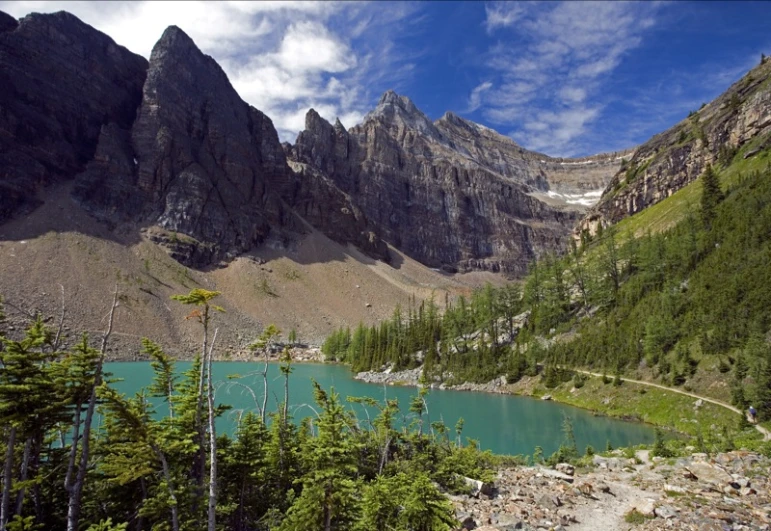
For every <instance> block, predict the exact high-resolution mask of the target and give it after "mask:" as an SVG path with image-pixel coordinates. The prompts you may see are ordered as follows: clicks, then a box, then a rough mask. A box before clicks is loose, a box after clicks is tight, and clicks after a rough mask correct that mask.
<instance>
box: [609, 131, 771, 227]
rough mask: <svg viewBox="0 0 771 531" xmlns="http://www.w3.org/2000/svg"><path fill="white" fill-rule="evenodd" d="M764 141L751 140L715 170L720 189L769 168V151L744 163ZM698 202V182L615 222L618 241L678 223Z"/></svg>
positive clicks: (770, 162) (770, 153) (770, 154)
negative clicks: (742, 177) (727, 162)
mask: <svg viewBox="0 0 771 531" xmlns="http://www.w3.org/2000/svg"><path fill="white" fill-rule="evenodd" d="M764 138H765V137H758V138H755V139H754V140H753V141H752V142H748V143H747V145H745V146H743V147H742V149H741V150H740V151H739V153H738V154H737V155H736V156H735V157H734V159H733V161H732V163H731V164H730V165H729V166H728V167H727V168H719V169H718V170H719V176H720V181H721V184H722V186H723V188H724V189H726V188H728V187H730V186H732V185H733V184H735V183H736V182H737V180H738V179H739V176H740V175H744V174H747V173H749V172H752V171H756V170H761V169H765V168H766V166H768V165H769V164H771V151H769V150H766V151H763V152H761V153H758V154H757V155H755V156H753V157H750V158H748V159H745V158H744V154H745V153H747V152H749V151H751V150H752V149H754V148H755V146H757V145H759V144H760V143H761V142H762V141H763V140H764ZM700 198H701V180H699V179H697V180H696V181H694V182H692V183H690V184H689V185H687V186H685V187H684V188H681V189H680V190H678V191H677V192H675V193H674V194H672V195H671V196H669V197H667V198H666V199H664V200H663V201H660V202H659V203H656V204H655V205H652V206H650V207H648V208H646V209H645V210H643V211H642V212H638V213H637V214H635V215H634V216H630V217H628V218H625V219H623V220H621V221H620V222H618V223H617V224H616V228H617V229H618V232H619V235H620V236H621V237H622V238H625V237H629V236H635V237H639V236H642V235H644V234H645V233H646V232H647V231H649V230H650V231H651V232H654V233H656V232H661V231H664V230H666V229H668V228H670V227H672V226H674V225H675V224H676V223H677V222H678V221H680V220H682V219H683V218H684V217H685V216H686V214H688V212H689V211H690V212H695V211H696V209H698V207H699V201H700Z"/></svg>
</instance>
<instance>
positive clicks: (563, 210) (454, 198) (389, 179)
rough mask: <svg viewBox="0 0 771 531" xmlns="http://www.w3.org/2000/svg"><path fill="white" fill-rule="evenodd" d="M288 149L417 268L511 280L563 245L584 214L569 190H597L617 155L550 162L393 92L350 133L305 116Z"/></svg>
mask: <svg viewBox="0 0 771 531" xmlns="http://www.w3.org/2000/svg"><path fill="white" fill-rule="evenodd" d="M287 152H288V154H289V157H290V159H291V160H292V161H293V163H294V165H295V167H296V169H297V171H298V172H300V173H305V174H309V175H311V174H314V172H320V173H322V174H323V175H325V176H327V177H328V178H329V179H330V180H332V181H333V182H334V183H335V184H336V185H337V186H338V187H339V188H340V189H341V190H343V191H344V192H345V193H346V194H348V195H349V196H350V197H351V199H352V201H353V202H354V203H355V204H357V205H358V206H359V207H360V208H361V210H362V211H363V213H364V215H365V216H366V217H367V218H368V219H369V220H370V221H371V222H372V223H373V224H374V225H375V226H376V227H377V229H378V232H379V233H380V234H382V235H383V237H384V238H385V239H386V240H387V241H388V242H390V243H391V244H393V245H394V246H396V247H397V248H399V249H402V250H403V251H404V252H405V253H407V254H408V255H410V256H412V257H413V258H415V259H417V260H419V261H420V262H422V263H424V264H426V265H429V266H431V267H437V268H444V269H446V270H448V271H456V270H461V271H466V270H471V269H485V270H491V271H496V272H498V271H502V272H505V273H508V274H514V275H519V274H522V273H524V272H525V271H526V268H527V264H528V263H529V262H530V261H532V259H533V258H534V257H536V256H540V255H542V254H544V253H545V252H549V251H558V250H560V249H562V247H563V246H564V244H565V237H566V235H567V234H568V232H569V227H571V226H572V225H573V224H574V223H575V221H576V220H577V219H578V217H579V212H581V210H582V208H583V205H582V204H581V202H580V201H572V202H571V201H569V199H570V197H568V195H567V194H574V196H575V197H582V198H583V197H584V196H583V194H584V193H585V191H587V190H589V191H592V190H594V191H595V193H596V191H598V190H601V189H602V187H603V186H604V185H605V183H606V182H607V179H608V178H609V175H611V174H612V173H613V172H614V171H615V170H616V169H617V168H618V167H619V166H620V163H621V159H622V155H604V156H599V157H597V158H596V159H595V160H589V161H570V160H561V159H553V158H550V157H548V156H546V155H542V154H540V153H534V152H531V151H527V150H525V149H523V148H521V147H520V146H518V145H517V144H516V143H514V142H513V141H512V140H511V139H509V138H507V137H504V136H502V135H500V134H498V133H496V132H494V131H492V130H490V129H488V128H485V127H483V126H480V125H477V124H474V123H473V122H469V121H467V120H464V119H462V118H460V117H458V116H456V115H454V114H452V113H447V114H445V115H444V116H443V117H442V118H440V119H439V120H437V121H436V122H432V121H431V120H429V119H428V117H426V116H425V115H424V114H423V113H422V112H421V111H420V110H419V109H418V108H417V107H416V106H415V104H414V103H413V102H412V101H410V100H409V98H407V97H404V96H399V95H397V94H396V93H394V92H393V91H388V92H386V93H385V94H384V95H383V96H382V98H381V99H380V102H379V103H378V105H377V107H376V108H375V109H374V110H373V111H372V112H370V113H369V114H368V115H367V116H366V117H365V118H364V122H363V123H362V124H360V125H356V126H354V127H352V128H351V129H349V130H346V129H345V127H344V126H343V125H342V124H341V123H340V122H339V121H337V122H336V123H335V124H334V125H331V124H330V123H328V122H327V121H326V120H324V119H323V118H321V117H320V116H319V115H318V114H317V113H316V112H315V111H313V110H311V111H309V112H308V115H307V116H306V128H305V131H303V132H301V133H300V135H299V136H298V138H297V142H296V143H295V145H294V146H288V147H287ZM566 199H568V200H566Z"/></svg>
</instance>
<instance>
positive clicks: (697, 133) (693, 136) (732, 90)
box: [575, 59, 771, 237]
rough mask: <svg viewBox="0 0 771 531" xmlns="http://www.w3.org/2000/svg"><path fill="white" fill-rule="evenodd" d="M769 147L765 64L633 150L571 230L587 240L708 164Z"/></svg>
mask: <svg viewBox="0 0 771 531" xmlns="http://www.w3.org/2000/svg"><path fill="white" fill-rule="evenodd" d="M745 147H746V149H745V150H744V151H743V154H742V155H741V156H743V157H745V158H749V157H751V156H754V155H755V154H757V153H759V152H761V151H762V150H763V149H766V148H768V147H771V61H769V60H767V59H765V60H764V62H762V63H761V64H759V65H757V66H756V67H755V68H753V69H752V70H750V71H749V72H748V73H747V74H746V75H744V76H743V77H742V78H741V79H740V80H739V81H737V82H736V83H734V84H733V85H731V86H730V87H729V88H728V89H727V90H726V91H725V92H724V93H723V94H721V95H720V96H718V97H717V98H716V99H714V100H713V101H712V102H710V103H708V104H705V105H703V106H702V108H700V109H699V110H697V111H693V112H692V113H691V114H690V115H689V116H688V117H687V118H685V119H683V120H682V121H681V122H680V123H678V124H676V125H674V126H673V127H671V128H670V129H668V130H666V131H664V132H662V133H659V134H657V135H654V136H653V137H652V138H651V139H650V140H648V141H647V142H645V143H644V144H642V145H641V146H639V147H638V148H637V149H636V150H635V152H634V154H633V155H632V156H631V158H630V159H629V161H628V164H626V165H625V166H624V168H621V169H620V170H619V171H618V173H616V174H615V175H614V176H613V179H612V180H611V181H610V183H608V186H607V188H606V189H605V190H604V192H603V194H602V197H601V199H600V201H599V202H598V203H597V204H596V205H595V206H594V207H593V208H591V209H590V211H589V212H588V213H587V214H586V216H585V217H584V218H583V219H582V220H581V221H580V223H579V224H578V225H577V228H576V231H575V237H579V235H580V233H581V232H582V231H586V232H587V233H589V234H590V235H593V234H595V233H596V232H597V230H598V227H599V226H600V225H602V226H608V225H612V224H614V223H618V222H619V221H620V220H622V219H624V218H626V217H629V216H631V215H633V214H636V213H638V212H640V211H642V210H644V209H645V208H647V207H649V206H651V205H654V204H656V203H658V202H659V201H662V200H663V199H665V198H667V197H669V196H671V195H672V194H673V193H675V192H676V191H678V190H680V189H681V188H683V187H685V186H686V185H688V184H690V183H691V182H693V181H694V180H696V178H698V177H699V175H701V174H702V173H703V172H704V169H705V168H706V166H707V165H708V164H711V165H713V166H720V165H725V164H727V163H728V162H730V160H731V159H732V158H733V157H734V156H735V155H736V153H737V152H738V151H739V150H740V149H742V148H745Z"/></svg>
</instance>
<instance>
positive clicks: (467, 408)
mask: <svg viewBox="0 0 771 531" xmlns="http://www.w3.org/2000/svg"><path fill="white" fill-rule="evenodd" d="M189 367H190V363H189V362H178V363H177V369H178V371H179V372H180V373H181V372H183V371H184V370H186V369H188V368H189ZM263 367H264V364H261V363H242V362H215V363H214V380H215V382H216V381H218V382H222V383H221V384H220V385H219V386H218V387H217V394H216V400H217V403H220V404H228V405H230V406H232V407H233V410H231V411H228V412H227V413H225V416H224V417H223V418H221V419H220V420H219V422H218V430H225V431H227V432H231V431H232V429H233V427H234V426H235V422H236V418H237V414H238V413H237V412H238V411H239V410H241V411H243V410H252V411H255V412H256V411H257V408H256V406H255V404H254V399H253V398H252V396H251V395H250V394H249V393H248V392H245V391H244V390H243V389H242V388H239V387H236V386H228V385H227V376H228V375H231V374H240V375H246V374H247V373H250V372H253V371H262V369H263ZM293 369H294V372H293V373H292V376H291V379H290V383H289V389H290V390H289V403H290V411H292V413H293V415H294V417H295V419H302V418H304V417H307V416H311V415H315V413H314V412H313V410H312V409H311V408H310V407H308V405H311V406H314V407H315V404H314V402H313V387H312V385H311V378H314V379H315V380H316V381H317V382H318V383H319V384H320V385H321V386H322V387H323V388H324V389H327V390H328V389H330V388H331V387H334V388H335V391H336V392H337V393H339V394H340V397H341V400H343V401H344V400H345V397H346V396H370V397H373V398H375V399H378V400H380V401H382V400H383V397H384V396H386V397H387V398H389V399H390V398H397V399H398V400H399V405H400V408H401V411H402V413H403V414H405V415H407V414H409V412H408V409H409V402H410V397H412V396H414V395H415V394H416V393H417V389H415V388H412V387H390V386H388V387H385V388H384V387H383V386H381V385H375V384H367V383H364V382H359V381H356V380H354V379H353V378H352V377H351V373H350V371H349V370H348V368H347V367H345V366H341V365H326V364H296V365H294V366H293ZM105 370H107V371H109V372H110V373H112V375H113V378H122V379H123V381H120V382H116V383H114V384H113V386H114V387H115V388H117V389H118V390H119V391H121V392H122V393H125V394H127V395H133V394H134V393H136V392H137V391H139V390H140V389H141V388H143V387H145V386H147V385H149V384H150V382H151V380H152V377H153V371H152V368H151V366H150V364H149V363H144V362H113V363H108V364H106V366H105ZM239 381H241V382H243V383H245V384H249V385H250V386H251V387H252V388H253V390H254V392H255V394H256V395H257V397H258V400H259V402H260V404H262V396H263V381H262V375H261V374H259V375H256V376H253V377H252V376H250V377H246V378H243V379H241V380H239ZM268 386H269V395H268V408H269V409H271V410H275V409H276V407H277V401H278V400H282V399H283V396H284V380H283V376H281V374H280V372H279V367H278V365H276V364H271V365H270V367H269V370H268ZM426 402H427V404H428V417H429V419H430V421H431V422H433V421H437V420H442V421H444V423H445V424H446V425H447V426H448V427H449V428H450V429H451V430H452V429H453V428H454V426H455V423H456V422H457V420H458V419H459V418H460V417H462V418H463V419H464V422H465V424H464V429H463V436H464V439H465V438H466V437H471V438H473V439H476V440H478V441H479V443H480V445H481V447H482V448H483V449H489V450H492V451H493V452H495V453H501V454H532V453H533V450H534V448H535V447H536V446H541V447H543V449H544V453H545V454H547V455H548V454H550V453H552V452H554V451H555V450H556V449H557V448H558V447H559V445H560V443H561V442H562V437H563V436H562V423H563V419H564V417H565V416H568V417H570V418H571V420H572V423H573V430H574V432H575V436H576V442H577V444H578V448H579V450H580V451H581V452H583V450H584V449H585V448H586V446H587V445H591V446H593V447H594V448H595V449H598V450H599V449H604V448H605V445H606V444H607V442H608V441H610V443H611V444H612V445H613V446H614V447H619V446H629V445H632V444H640V443H651V442H653V438H654V432H653V429H652V428H651V427H650V426H647V425H644V424H638V423H633V422H624V421H621V420H615V419H610V418H607V417H599V416H594V415H593V414H592V413H590V412H588V411H584V410H582V409H578V408H574V407H571V406H566V405H562V404H557V403H554V402H548V401H543V400H535V399H532V398H526V397H518V396H511V395H497V394H491V393H476V392H463V391H441V390H431V392H430V393H429V394H428V396H427V397H426ZM348 407H352V408H354V410H355V411H356V413H357V416H358V417H359V419H361V420H362V421H364V422H366V418H367V415H366V412H365V411H364V410H363V408H362V407H361V406H359V405H354V404H350V405H349V406H348Z"/></svg>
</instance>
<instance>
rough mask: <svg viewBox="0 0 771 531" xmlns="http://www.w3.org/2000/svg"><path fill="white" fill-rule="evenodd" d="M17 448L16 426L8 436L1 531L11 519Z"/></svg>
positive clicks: (0, 508) (0, 522)
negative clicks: (14, 462) (14, 459)
mask: <svg viewBox="0 0 771 531" xmlns="http://www.w3.org/2000/svg"><path fill="white" fill-rule="evenodd" d="M15 446H16V426H11V431H10V432H9V434H8V446H7V448H6V449H5V466H4V467H3V498H2V502H0V530H2V531H5V527H6V524H8V520H9V519H10V515H9V514H8V511H9V509H10V508H11V489H12V488H13V485H12V482H13V449H14V447H15Z"/></svg>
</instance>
